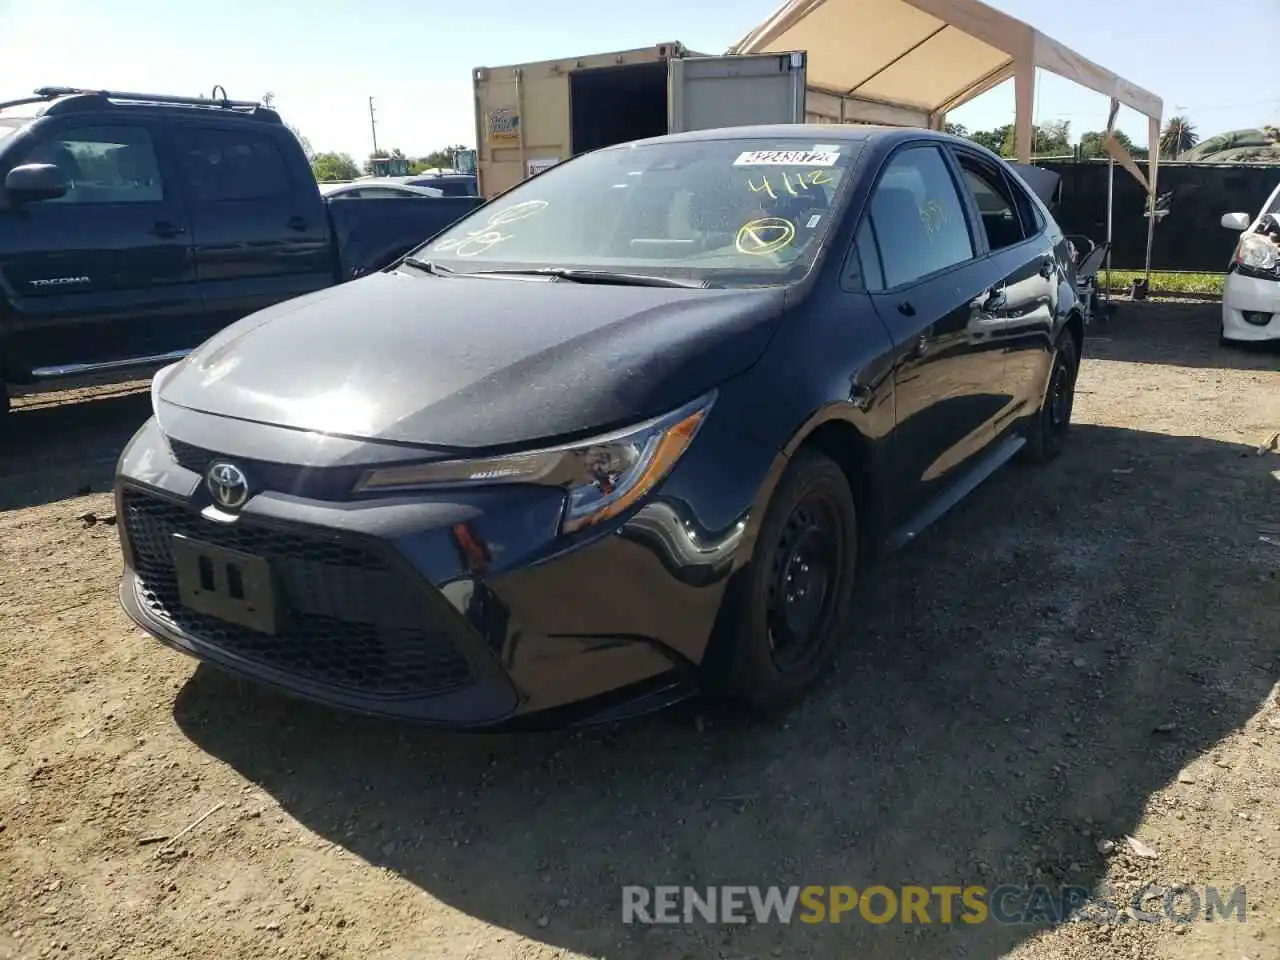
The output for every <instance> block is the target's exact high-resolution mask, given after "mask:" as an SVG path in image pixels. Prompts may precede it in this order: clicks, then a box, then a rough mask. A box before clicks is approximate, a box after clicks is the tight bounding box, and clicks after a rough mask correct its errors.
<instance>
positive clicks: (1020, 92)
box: [731, 0, 1164, 274]
mask: <svg viewBox="0 0 1280 960" xmlns="http://www.w3.org/2000/svg"><path fill="white" fill-rule="evenodd" d="M790 50H805V51H807V52H808V80H809V83H810V84H811V85H812V86H814V87H818V88H821V89H823V90H827V91H829V92H831V93H832V94H836V95H839V96H842V97H844V98H845V102H846V104H847V106H846V108H845V114H844V119H845V120H846V121H847V122H861V123H890V124H893V123H897V124H900V125H919V126H928V127H931V128H933V129H941V128H942V125H943V122H944V120H945V118H946V115H947V112H948V111H950V110H954V109H956V108H957V107H959V106H961V105H962V104H964V103H967V102H968V101H970V100H972V99H973V98H974V97H977V96H979V95H980V94H983V93H986V92H987V91H988V90H990V89H992V88H993V87H995V86H997V85H998V84H1000V83H1003V82H1004V81H1006V80H1008V79H1010V78H1012V79H1013V81H1014V94H1015V102H1016V117H1015V120H1014V129H1015V131H1016V133H1015V141H1016V145H1015V154H1016V157H1017V159H1018V160H1020V161H1022V162H1023V163H1027V162H1029V161H1030V160H1031V154H1032V138H1033V129H1032V120H1033V114H1034V110H1035V85H1036V70H1037V69H1041V70H1048V71H1050V72H1051V73H1055V74H1057V75H1058V76H1061V77H1065V78H1066V79H1068V80H1072V81H1074V82H1076V83H1078V84H1080V85H1081V86H1083V87H1087V88H1088V89H1090V90H1095V91H1097V92H1098V93H1101V94H1103V95H1104V96H1106V97H1108V98H1109V99H1110V101H1111V103H1110V107H1111V109H1110V112H1109V118H1108V125H1107V131H1108V133H1111V132H1112V131H1113V130H1114V128H1115V117H1116V111H1117V110H1118V109H1119V108H1120V106H1121V105H1123V106H1127V107H1131V108H1132V109H1134V110H1136V111H1138V112H1139V113H1141V114H1143V115H1144V116H1146V117H1147V129H1148V143H1149V144H1150V172H1149V176H1148V177H1144V176H1142V172H1141V171H1140V170H1139V168H1138V167H1137V166H1136V165H1135V164H1134V163H1133V161H1132V159H1131V158H1129V156H1128V154H1127V153H1126V152H1125V151H1124V149H1123V148H1122V147H1120V145H1119V144H1118V143H1116V142H1115V140H1114V139H1113V138H1110V137H1108V148H1109V150H1110V151H1111V153H1112V156H1113V157H1115V158H1116V159H1117V160H1119V162H1120V163H1121V164H1122V165H1123V166H1124V167H1125V169H1127V170H1129V172H1130V173H1132V174H1133V175H1134V176H1136V177H1137V178H1138V180H1139V181H1140V182H1141V183H1142V184H1143V186H1144V187H1145V188H1146V190H1147V203H1148V210H1147V215H1148V217H1149V223H1148V225H1147V272H1148V274H1149V273H1150V271H1151V242H1152V240H1153V239H1154V227H1155V221H1156V218H1155V216H1154V213H1155V201H1156V176H1157V170H1158V166H1159V158H1158V150H1157V145H1158V144H1159V142H1160V122H1161V118H1162V114H1163V110H1164V105H1163V103H1162V102H1161V100H1160V98H1159V97H1157V96H1156V95H1155V94H1153V93H1150V92H1148V91H1146V90H1144V89H1142V88H1141V87H1139V86H1137V85H1135V84H1132V83H1130V82H1129V81H1127V80H1125V79H1124V78H1122V77H1119V76H1117V75H1116V74H1114V73H1112V72H1111V71H1109V70H1107V69H1105V68H1103V67H1100V66H1099V65H1098V64H1096V63H1093V62H1092V61H1090V60H1087V59H1085V58H1084V57H1082V56H1080V55H1079V54H1078V53H1076V52H1075V51H1073V50H1071V49H1069V48H1067V47H1065V46H1063V45H1062V44H1061V43H1058V42H1057V41H1056V40H1054V39H1052V38H1050V37H1047V36H1045V35H1044V34H1042V33H1040V32H1039V31H1038V30H1036V29H1035V28H1034V27H1032V26H1030V25H1029V24H1026V23H1023V22H1022V21H1021V20H1018V19H1016V18H1015V17H1011V16H1009V15H1008V14H1005V13H1001V12H1000V11H999V10H996V9H994V8H992V7H989V6H987V5H986V4H985V3H981V2H979V0H788V2H786V3H784V4H783V6H782V7H780V8H779V9H778V10H777V11H776V12H775V13H774V14H773V15H772V16H771V17H769V18H768V19H767V20H765V21H764V23H762V24H760V25H759V26H758V27H756V28H755V29H754V30H752V31H751V33H749V34H747V36H746V37H744V38H743V39H742V40H741V41H740V42H739V43H737V44H736V45H735V46H734V47H733V49H732V51H731V52H732V53H784V52H787V51H790ZM1116 151H1119V153H1117V152H1116ZM1109 206H1110V205H1109V204H1108V211H1107V221H1108V230H1107V233H1108V236H1107V240H1108V241H1110V239H1111V237H1110V232H1111V231H1110V220H1111V211H1110V209H1109Z"/></svg>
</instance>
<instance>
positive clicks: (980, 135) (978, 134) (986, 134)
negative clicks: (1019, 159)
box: [968, 123, 1013, 153]
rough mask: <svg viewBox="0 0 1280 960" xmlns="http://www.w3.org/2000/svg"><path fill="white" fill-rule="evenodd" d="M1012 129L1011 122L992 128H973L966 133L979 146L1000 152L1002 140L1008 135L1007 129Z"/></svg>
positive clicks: (993, 151)
mask: <svg viewBox="0 0 1280 960" xmlns="http://www.w3.org/2000/svg"><path fill="white" fill-rule="evenodd" d="M1012 129H1013V125H1012V124H1008V123H1006V124H1005V125H1004V126H1003V127H996V128H995V129H994V130H975V131H973V133H970V134H968V137H969V139H970V140H972V141H973V142H974V143H976V144H979V145H980V146H983V147H986V148H987V149H988V150H990V151H991V152H992V153H1000V152H1001V151H1003V150H1004V142H1005V140H1006V139H1008V137H1009V131H1010V130H1012Z"/></svg>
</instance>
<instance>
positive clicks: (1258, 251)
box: [1221, 184, 1280, 343]
mask: <svg viewBox="0 0 1280 960" xmlns="http://www.w3.org/2000/svg"><path fill="white" fill-rule="evenodd" d="M1222 225H1223V226H1224V227H1226V228H1227V229H1228V230H1240V231H1243V233H1244V235H1243V236H1242V237H1241V238H1240V242H1239V243H1238V244H1236V251H1235V253H1234V254H1233V255H1232V257H1231V266H1230V267H1228V268H1227V279H1226V282H1225V283H1224V284H1223V287H1222V337H1221V340H1222V342H1223V343H1233V342H1239V341H1243V340H1252V341H1258V340H1280V184H1277V185H1276V188H1275V190H1273V191H1272V192H1271V196H1270V197H1268V198H1267V202H1266V203H1264V204H1263V205H1262V210H1261V211H1260V212H1259V213H1258V215H1257V216H1256V217H1252V216H1250V215H1249V214H1247V213H1228V214H1226V215H1225V216H1223V218H1222Z"/></svg>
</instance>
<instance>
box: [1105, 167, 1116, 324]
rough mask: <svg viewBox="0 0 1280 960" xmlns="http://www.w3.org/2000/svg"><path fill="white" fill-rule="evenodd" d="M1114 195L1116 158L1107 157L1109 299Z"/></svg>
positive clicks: (1109, 295)
mask: <svg viewBox="0 0 1280 960" xmlns="http://www.w3.org/2000/svg"><path fill="white" fill-rule="evenodd" d="M1115 195H1116V158H1115V157H1108V158H1107V299H1108V300H1110V299H1111V225H1112V223H1113V222H1114V221H1113V213H1112V211H1113V209H1114V205H1115Z"/></svg>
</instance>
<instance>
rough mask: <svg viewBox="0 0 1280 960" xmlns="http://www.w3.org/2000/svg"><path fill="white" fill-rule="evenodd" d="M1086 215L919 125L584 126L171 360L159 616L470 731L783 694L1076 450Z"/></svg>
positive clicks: (339, 694)
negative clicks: (884, 565) (985, 495)
mask: <svg viewBox="0 0 1280 960" xmlns="http://www.w3.org/2000/svg"><path fill="white" fill-rule="evenodd" d="M1068 249H1069V248H1068V245H1067V244H1066V242H1065V241H1064V239H1063V237H1062V234H1061V232H1060V230H1059V228H1058V226H1057V225H1056V224H1055V223H1054V221H1053V219H1052V217H1051V216H1050V214H1049V212H1048V210H1047V209H1046V208H1045V206H1044V205H1043V203H1042V202H1041V201H1040V200H1039V199H1038V198H1037V197H1036V196H1034V195H1033V193H1032V192H1031V191H1030V190H1029V189H1028V188H1027V185H1026V183H1025V182H1024V181H1023V180H1021V179H1020V178H1019V176H1018V175H1017V174H1016V172H1014V171H1013V170H1012V169H1011V168H1010V167H1009V166H1007V165H1006V164H1005V163H1004V162H1003V161H1001V160H1000V159H998V158H997V157H995V156H994V155H992V154H991V153H988V152H986V151H985V150H983V149H982V148H980V147H977V146H975V145H974V144H972V143H968V142H965V141H961V140H958V139H955V138H952V137H948V136H945V135H943V134H936V133H931V132H928V131H923V130H887V129H875V128H859V127H820V126H812V127H811V126H803V125H789V126H774V127H743V128H735V129H725V130H712V131H703V132H698V133H691V134H683V135H678V136H670V137H660V138H657V139H653V140H646V141H641V142H637V143H631V144H626V145H622V146H617V147H611V148H608V149H605V150H601V151H598V152H595V153H590V154H586V155H583V156H580V157H578V158H576V159H574V160H571V161H569V162H567V163H564V164H561V165H559V166H557V167H554V168H552V169H551V170H549V171H548V172H546V173H544V174H542V175H541V176H538V177H536V178H534V179H532V180H529V181H528V182H526V183H524V184H522V185H520V186H518V187H516V188H515V189H513V190H511V191H510V192H508V193H506V194H503V195H502V196H501V197H498V198H497V199H495V200H493V201H492V202H490V203H488V204H486V205H485V206H482V207H480V208H479V209H477V210H476V211H475V213H473V214H472V215H470V216H468V217H466V218H465V219H463V220H461V221H460V222H458V223H457V224H455V225H454V226H452V227H450V228H449V229H448V230H446V231H445V232H444V233H442V234H440V235H438V236H436V237H435V238H434V239H432V240H431V241H429V242H428V243H427V244H425V245H424V246H422V247H421V248H419V249H417V250H415V251H414V252H413V253H412V254H411V255H410V256H409V257H407V258H406V259H405V260H403V261H402V262H401V263H399V264H397V265H396V266H394V267H392V268H389V269H387V270H386V271H384V272H382V273H378V274H375V275H372V276H369V277H366V278H364V279H361V280H358V281H356V282H353V283H349V284H346V285H343V286H340V287H336V288H333V289H329V290H325V291H322V292H319V293H315V294H311V295H309V296H305V297H302V298H299V299H296V300H292V301H289V302H287V303H283V304H280V305H278V306H275V307H272V308H270V309H267V310H264V311H262V312H260V313H257V314H254V315H252V316H250V317H247V318H245V319H243V320H241V321H240V322H238V323H236V324H235V325H233V326H231V327H229V328H227V329H226V330H224V331H223V332H221V333H219V334H218V335H216V336H215V337H214V338H213V339H211V340H209V341H208V342H206V343H205V344H204V345H203V346H201V347H200V348H199V349H197V350H196V351H195V352H194V353H193V354H191V355H190V356H189V357H188V358H187V359H186V360H184V361H183V362H181V363H179V364H177V365H175V366H172V367H169V368H166V369H165V370H164V371H162V372H161V373H160V374H159V375H158V376H157V377H156V379H155V382H154V385H153V388H152V392H153V403H154V413H155V415H154V417H152V419H150V420H149V421H148V422H147V423H146V424H145V425H144V426H143V427H142V429H141V430H140V431H139V432H138V434H137V435H136V436H135V437H134V438H133V440H132V441H131V442H130V444H129V446H128V448H127V449H126V450H125V451H124V454H123V455H122V457H121V459H120V463H119V475H118V482H117V486H116V495H117V497H118V501H119V503H118V506H119V516H120V518H121V540H122V546H123V549H124V557H125V573H124V581H123V586H122V591H121V596H122V599H123V602H124V606H125V608H126V609H127V610H128V612H129V614H130V615H131V616H132V617H133V618H134V620H136V621H137V622H138V623H139V624H141V625H142V626H143V627H144V628H145V629H146V630H148V631H150V632H151V633H153V634H154V635H155V636H157V637H159V638H160V639H161V640H163V641H164V642H166V643H168V644H170V645H171V646H173V647H175V648H177V649H179V650H182V651H184V652H186V653H189V654H192V655H194V656H196V657H198V658H200V659H201V660H204V661H207V662H209V663H211V664H215V665H217V666H219V667H222V668H225V669H227V670H230V671H234V672H238V673H241V674H244V675H247V676H250V677H253V678H255V679H257V680H260V681H263V682H265V683H269V684H272V685H275V686H277V687H279V688H283V689H284V690H287V691H290V692H292V693H294V694H297V695H301V696H304V697H309V698H313V699H316V700H321V701H324V702H327V703H330V704H333V705H336V706H340V707H344V708H347V709H352V710H358V711H363V712H368V713H376V714H383V715H389V716H397V717H405V718H411V719H414V720H418V721H423V722H428V723H436V724H442V725H447V726H452V727H493V726H501V725H511V724H516V723H520V722H532V721H534V720H535V719H536V720H537V721H538V722H541V723H548V722H554V723H565V722H571V721H583V720H602V719H613V718H617V717H620V716H623V715H625V714H628V713H634V712H637V711H639V710H642V709H649V708H653V707H657V706H660V705H662V704H665V703H669V702H671V701H673V700H675V699H677V698H679V697H682V696H685V695H687V694H689V693H692V692H695V691H710V692H714V693H716V694H718V695H721V696H725V697H728V698H730V699H731V700H734V701H737V702H739V703H742V704H745V705H748V706H752V707H759V708H766V707H772V706H775V705H780V704H784V703H787V702H789V701H793V700H795V699H797V698H799V697H801V696H802V695H803V694H804V693H805V692H806V691H808V690H809V689H810V688H812V687H813V685H814V684H815V683H816V682H818V681H819V680H821V679H822V677H823V676H824V675H825V674H826V673H827V672H828V671H829V670H830V668H831V664H832V660H833V658H834V656H835V654H836V651H837V647H838V645H839V644H840V642H841V641H842V640H843V639H844V638H845V637H846V636H851V637H852V638H853V640H854V642H856V637H857V624H856V615H854V611H852V610H851V609H850V607H851V601H850V597H851V591H852V588H853V586H854V583H855V580H856V579H857V578H859V577H861V576H863V575H864V573H865V572H866V571H867V570H868V569H869V567H870V565H871V564H872V563H873V562H874V560H875V559H876V558H877V557H878V556H880V555H882V554H883V553H884V552H885V551H886V550H889V549H892V548H894V547H896V546H899V545H901V544H903V543H905V542H907V541H908V540H910V539H911V538H912V537H914V536H915V535H916V534H918V533H919V532H920V531H921V530H922V529H923V528H924V527H925V526H926V525H927V524H928V523H930V522H931V521H932V520H934V519H935V518H937V517H938V516H939V515H940V514H942V513H943V512H944V511H945V510H946V509H947V508H949V507H950V506H952V505H953V504H955V503H956V502H957V501H958V500H959V499H960V498H961V497H963V496H964V494H966V493H967V492H969V491H970V490H972V489H973V488H974V487H975V486H976V485H977V484H978V483H980V482H981V481H982V480H983V479H984V478H986V477H987V476H988V475H990V474H991V473H992V472H993V471H994V470H995V469H996V468H997V467H999V466H1000V465H1001V464H1003V463H1005V462H1006V461H1008V460H1009V459H1010V458H1012V457H1013V456H1014V455H1015V454H1021V455H1022V456H1023V457H1024V458H1026V459H1030V460H1032V461H1047V460H1051V459H1053V458H1054V457H1055V456H1056V455H1057V454H1058V453H1059V451H1060V450H1061V448H1062V445H1063V442H1064V438H1065V435H1066V432H1067V429H1068V424H1069V422H1070V416H1071V404H1072V397H1073V391H1074V383H1075V376H1076V368H1077V364H1078V362H1079V358H1080V351H1081V344H1082V339H1083V329H1082V322H1081V317H1080V313H1079V309H1078V305H1077V303H1076V300H1075V297H1074V294H1073V292H1072V290H1073V284H1072V279H1073V278H1072V267H1071V263H1070V260H1069V253H1068Z"/></svg>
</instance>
